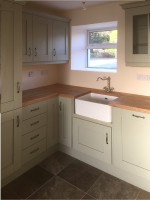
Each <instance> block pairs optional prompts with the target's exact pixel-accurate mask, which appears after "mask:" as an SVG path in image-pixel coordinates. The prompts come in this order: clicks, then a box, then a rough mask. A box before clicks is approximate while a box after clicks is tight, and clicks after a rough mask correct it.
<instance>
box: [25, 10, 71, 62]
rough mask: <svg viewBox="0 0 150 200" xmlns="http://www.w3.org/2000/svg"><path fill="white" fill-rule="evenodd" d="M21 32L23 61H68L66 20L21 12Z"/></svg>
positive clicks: (67, 24)
mask: <svg viewBox="0 0 150 200" xmlns="http://www.w3.org/2000/svg"><path fill="white" fill-rule="evenodd" d="M22 32H23V62H24V63H65V62H68V60H69V22H68V20H65V19H63V20H56V19H54V18H50V17H44V16H37V15H32V14H29V13H23V31H22Z"/></svg>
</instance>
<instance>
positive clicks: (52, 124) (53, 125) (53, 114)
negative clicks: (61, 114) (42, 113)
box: [47, 97, 58, 148]
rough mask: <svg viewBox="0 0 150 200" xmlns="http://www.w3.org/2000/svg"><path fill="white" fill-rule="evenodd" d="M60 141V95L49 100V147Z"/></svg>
mask: <svg viewBox="0 0 150 200" xmlns="http://www.w3.org/2000/svg"><path fill="white" fill-rule="evenodd" d="M57 143H58V97H55V98H52V99H50V100H48V133H47V148H50V147H52V146H54V145H56V144H57Z"/></svg>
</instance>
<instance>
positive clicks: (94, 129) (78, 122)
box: [73, 118, 111, 163]
mask: <svg viewBox="0 0 150 200" xmlns="http://www.w3.org/2000/svg"><path fill="white" fill-rule="evenodd" d="M73 148H74V149H76V150H77V151H79V152H82V153H85V154H87V155H89V156H91V157H93V158H96V159H98V160H101V161H104V162H107V163H111V127H106V126H103V125H100V124H96V123H93V122H90V121H86V120H82V119H79V118H74V119H73Z"/></svg>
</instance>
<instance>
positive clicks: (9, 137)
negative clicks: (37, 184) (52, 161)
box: [1, 109, 22, 179]
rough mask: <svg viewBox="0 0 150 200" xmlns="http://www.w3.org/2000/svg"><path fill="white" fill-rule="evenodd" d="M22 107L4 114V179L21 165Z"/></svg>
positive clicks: (2, 154) (2, 165)
mask: <svg viewBox="0 0 150 200" xmlns="http://www.w3.org/2000/svg"><path fill="white" fill-rule="evenodd" d="M21 121H22V119H21V109H17V110H15V111H10V112H6V113H4V114H2V125H1V129H2V130H1V169H2V179H4V178H6V177H8V176H9V175H11V174H12V173H13V172H14V171H16V170H18V169H19V168H20V167H21V131H22V122H21Z"/></svg>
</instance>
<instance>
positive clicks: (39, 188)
mask: <svg viewBox="0 0 150 200" xmlns="http://www.w3.org/2000/svg"><path fill="white" fill-rule="evenodd" d="M1 192H2V199H149V200H150V193H148V192H145V191H143V190H141V189H139V188H137V187H135V186H133V185H130V184H128V183H126V182H124V181H121V180H119V179H117V178H115V177H113V176H111V175H109V174H106V173H104V172H102V171H100V170H98V169H96V168H94V167H92V166H90V165H87V164H85V163H83V162H81V161H79V160H77V159H74V158H72V157H70V156H68V155H66V154H64V153H61V152H56V153H55V154H53V155H52V156H51V157H50V158H48V159H47V160H45V161H44V162H43V163H41V164H40V165H39V166H36V167H34V168H32V169H31V170H30V171H28V172H26V173H25V174H23V175H22V176H21V177H19V178H17V179H16V180H14V181H13V182H11V183H10V184H8V185H6V186H5V187H4V188H2V191H1Z"/></svg>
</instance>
